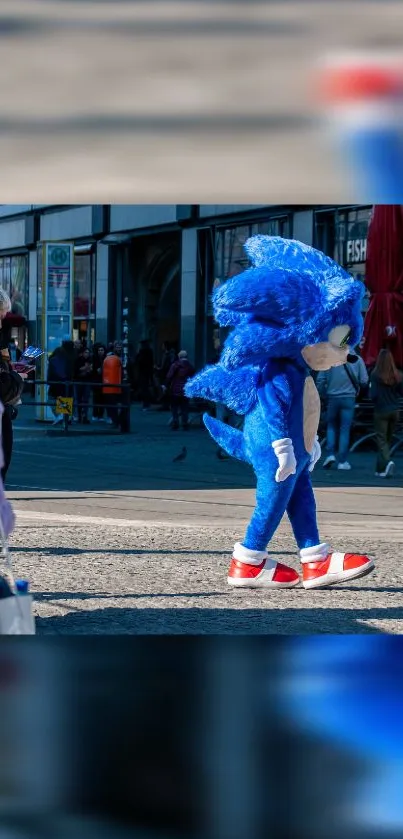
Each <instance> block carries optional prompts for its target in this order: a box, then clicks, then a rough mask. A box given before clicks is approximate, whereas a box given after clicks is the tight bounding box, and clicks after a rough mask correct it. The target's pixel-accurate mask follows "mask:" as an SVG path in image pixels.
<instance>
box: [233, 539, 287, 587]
mask: <svg viewBox="0 0 403 839" xmlns="http://www.w3.org/2000/svg"><path fill="white" fill-rule="evenodd" d="M240 557H241V558H240ZM248 560H249V561H248ZM299 582H300V578H299V574H298V573H297V572H296V571H294V569H293V568H289V567H288V565H283V563H282V562H276V560H274V559H270V558H269V557H268V556H267V553H266V552H265V551H251V550H249V549H248V548H244V546H243V545H241V544H239V542H238V543H237V544H236V545H235V549H234V555H233V557H232V561H231V565H230V567H229V571H228V585H230V586H235V587H237V588H271V589H279V588H294V586H297V585H298V584H299Z"/></svg>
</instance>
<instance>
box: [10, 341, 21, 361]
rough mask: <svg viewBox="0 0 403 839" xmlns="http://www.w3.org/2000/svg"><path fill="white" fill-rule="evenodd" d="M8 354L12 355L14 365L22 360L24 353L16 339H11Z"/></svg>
mask: <svg viewBox="0 0 403 839" xmlns="http://www.w3.org/2000/svg"><path fill="white" fill-rule="evenodd" d="M8 352H9V355H10V361H11V363H12V364H16V362H18V361H19V360H20V358H21V355H22V352H21V350H20V348H19V346H18V344H17V342H16V340H15V338H11V340H10V343H9V345H8Z"/></svg>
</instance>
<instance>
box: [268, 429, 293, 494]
mask: <svg viewBox="0 0 403 839" xmlns="http://www.w3.org/2000/svg"><path fill="white" fill-rule="evenodd" d="M272 446H273V449H274V453H275V455H276V457H277V460H278V469H277V472H276V482H277V483H280V481H285V480H286V478H289V477H290V475H295V473H296V471H297V461H296V460H295V454H294V447H293V444H292V440H291V439H290V437H284V439H283V440H275V441H274V443H272Z"/></svg>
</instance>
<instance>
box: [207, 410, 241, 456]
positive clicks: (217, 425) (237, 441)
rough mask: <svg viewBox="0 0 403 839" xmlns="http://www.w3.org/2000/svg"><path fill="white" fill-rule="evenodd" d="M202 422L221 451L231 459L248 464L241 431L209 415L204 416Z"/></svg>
mask: <svg viewBox="0 0 403 839" xmlns="http://www.w3.org/2000/svg"><path fill="white" fill-rule="evenodd" d="M203 421H204V424H205V426H206V428H207V430H208V431H209V432H210V434H211V436H212V438H213V440H215V441H216V443H218V445H219V446H220V448H221V449H224V451H226V452H227V453H228V454H230V455H231V456H232V457H237V458H238V460H245V461H246V462H247V463H248V462H249V460H248V456H247V454H246V451H245V440H244V436H243V432H242V431H238V429H236V428H232V427H231V426H230V425H226V424H225V422H221V421H220V420H216V419H214V417H210V415H209V414H204V416H203Z"/></svg>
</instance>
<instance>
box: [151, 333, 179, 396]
mask: <svg viewBox="0 0 403 839" xmlns="http://www.w3.org/2000/svg"><path fill="white" fill-rule="evenodd" d="M174 361H175V354H174V353H173V351H172V349H171V347H170V346H169V344H168V342H167V341H164V343H163V344H162V347H161V361H160V365H159V366H157V365H156V366H155V368H154V370H155V372H156V374H157V378H158V385H159V388H160V398H159V403H160V407H159V409H158V410H159V411H169V409H170V404H169V394H168V392H167V387H166V378H167V375H168V373H169V370H170V368H171V367H172V364H173V363H174Z"/></svg>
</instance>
